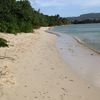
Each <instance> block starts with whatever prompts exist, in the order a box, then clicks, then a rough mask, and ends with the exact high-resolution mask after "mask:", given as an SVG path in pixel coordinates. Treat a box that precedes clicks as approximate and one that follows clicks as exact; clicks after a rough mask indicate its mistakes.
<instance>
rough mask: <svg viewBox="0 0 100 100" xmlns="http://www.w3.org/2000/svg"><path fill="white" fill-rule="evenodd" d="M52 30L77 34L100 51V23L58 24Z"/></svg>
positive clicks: (88, 44)
mask: <svg viewBox="0 0 100 100" xmlns="http://www.w3.org/2000/svg"><path fill="white" fill-rule="evenodd" d="M51 31H53V32H60V33H65V34H69V35H74V36H77V37H78V38H80V39H81V40H82V41H83V42H84V43H85V44H86V45H87V46H89V47H91V48H93V49H96V50H98V51H100V24H77V25H65V26H56V27H54V28H53V29H52V30H51Z"/></svg>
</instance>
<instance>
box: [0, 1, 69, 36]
mask: <svg viewBox="0 0 100 100" xmlns="http://www.w3.org/2000/svg"><path fill="white" fill-rule="evenodd" d="M68 22H69V21H68V20H67V19H66V18H62V17H60V16H59V15H55V16H48V15H44V14H43V13H41V12H40V10H38V11H36V10H35V9H34V8H32V6H31V4H30V2H29V1H28V0H20V1H16V0H0V32H7V33H14V34H16V33H18V32H26V33H27V32H32V31H33V28H38V27H40V26H54V25H63V24H67V23H68Z"/></svg>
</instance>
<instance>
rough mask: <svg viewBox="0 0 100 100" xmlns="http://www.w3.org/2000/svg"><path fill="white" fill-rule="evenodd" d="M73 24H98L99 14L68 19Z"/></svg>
mask: <svg viewBox="0 0 100 100" xmlns="http://www.w3.org/2000/svg"><path fill="white" fill-rule="evenodd" d="M68 19H69V20H70V21H71V22H72V23H74V24H85V23H100V13H88V14H82V15H80V16H78V17H68Z"/></svg>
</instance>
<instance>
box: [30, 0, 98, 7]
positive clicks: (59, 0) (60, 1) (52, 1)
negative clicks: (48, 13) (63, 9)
mask: <svg viewBox="0 0 100 100" xmlns="http://www.w3.org/2000/svg"><path fill="white" fill-rule="evenodd" d="M30 2H31V3H32V4H35V5H38V6H41V7H52V6H67V5H77V6H82V7H95V6H100V0H75V1H74V0H30Z"/></svg>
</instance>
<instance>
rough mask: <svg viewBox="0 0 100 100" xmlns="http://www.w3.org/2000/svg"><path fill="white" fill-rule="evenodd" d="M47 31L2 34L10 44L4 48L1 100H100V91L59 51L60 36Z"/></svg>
mask: <svg viewBox="0 0 100 100" xmlns="http://www.w3.org/2000/svg"><path fill="white" fill-rule="evenodd" d="M47 29H48V28H40V29H38V30H35V32H34V33H27V34H25V33H21V34H18V35H12V34H2V33H0V37H3V38H5V39H7V40H8V41H9V48H0V100H100V89H98V88H96V87H94V86H92V85H91V84H90V83H89V82H88V81H86V80H84V79H82V78H81V77H80V76H79V75H78V74H76V73H75V72H74V71H73V69H72V68H71V64H70V63H69V61H64V59H63V58H62V56H61V54H60V53H59V51H58V49H57V47H56V38H57V36H56V35H54V34H50V33H47V32H45V31H46V30H47ZM68 51H71V49H70V50H69V49H68ZM72 52H73V51H72ZM71 54H72V53H71ZM74 54H78V53H75V52H74ZM86 55H87V54H85V57H86ZM69 56H70V55H69ZM89 57H90V56H89ZM90 58H91V57H90ZM80 65H81V64H80Z"/></svg>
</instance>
